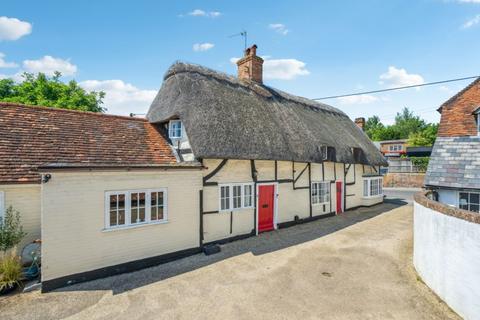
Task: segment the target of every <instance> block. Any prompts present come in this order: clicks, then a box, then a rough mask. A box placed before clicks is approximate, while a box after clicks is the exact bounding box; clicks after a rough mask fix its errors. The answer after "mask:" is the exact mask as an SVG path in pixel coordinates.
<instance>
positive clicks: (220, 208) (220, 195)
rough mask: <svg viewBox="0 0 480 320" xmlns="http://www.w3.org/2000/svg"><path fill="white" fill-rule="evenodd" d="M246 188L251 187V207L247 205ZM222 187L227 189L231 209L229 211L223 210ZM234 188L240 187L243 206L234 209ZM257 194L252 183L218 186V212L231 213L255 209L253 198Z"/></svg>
mask: <svg viewBox="0 0 480 320" xmlns="http://www.w3.org/2000/svg"><path fill="white" fill-rule="evenodd" d="M245 186H250V188H251V189H250V190H251V193H250V199H251V200H250V205H248V206H247V205H245ZM222 187H223V188H225V187H227V188H228V190H229V192H228V204H229V207H228V208H227V209H222ZM233 187H240V199H241V201H240V202H241V206H240V207H237V208H234V207H233ZM254 194H255V191H254V185H253V183H251V182H247V183H222V184H219V185H218V212H230V211H237V210H242V209H251V208H253V207H254V206H253V201H254V200H253V196H254Z"/></svg>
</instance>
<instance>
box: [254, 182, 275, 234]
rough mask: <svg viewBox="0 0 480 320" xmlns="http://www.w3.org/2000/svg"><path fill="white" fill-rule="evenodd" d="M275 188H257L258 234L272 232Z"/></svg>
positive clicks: (265, 186) (272, 186)
mask: <svg viewBox="0 0 480 320" xmlns="http://www.w3.org/2000/svg"><path fill="white" fill-rule="evenodd" d="M274 206H275V186H274V185H262V186H258V232H263V231H270V230H273V213H274Z"/></svg>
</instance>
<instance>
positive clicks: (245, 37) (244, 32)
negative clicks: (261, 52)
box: [228, 30, 247, 50]
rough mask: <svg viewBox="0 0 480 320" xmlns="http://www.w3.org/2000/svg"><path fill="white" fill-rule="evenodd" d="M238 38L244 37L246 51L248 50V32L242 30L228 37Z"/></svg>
mask: <svg viewBox="0 0 480 320" xmlns="http://www.w3.org/2000/svg"><path fill="white" fill-rule="evenodd" d="M238 36H241V37H243V39H244V40H245V48H244V50H247V30H242V32H240V33H235V34H232V35H231V36H228V37H229V38H233V37H238Z"/></svg>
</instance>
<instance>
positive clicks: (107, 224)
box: [104, 188, 168, 231]
mask: <svg viewBox="0 0 480 320" xmlns="http://www.w3.org/2000/svg"><path fill="white" fill-rule="evenodd" d="M152 192H163V219H160V220H151V204H152V202H151V198H152ZM132 193H145V221H142V222H138V223H135V222H134V223H132V222H131V218H132V215H131V214H132V212H131V195H132ZM120 194H124V195H125V224H123V225H117V226H110V196H112V195H120ZM104 218H105V227H104V230H105V231H109V230H117V229H128V228H134V227H138V226H144V225H151V224H163V223H167V222H168V191H167V188H155V189H136V190H121V191H106V192H105V212H104Z"/></svg>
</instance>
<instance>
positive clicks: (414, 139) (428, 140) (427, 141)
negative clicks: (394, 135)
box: [408, 123, 438, 147]
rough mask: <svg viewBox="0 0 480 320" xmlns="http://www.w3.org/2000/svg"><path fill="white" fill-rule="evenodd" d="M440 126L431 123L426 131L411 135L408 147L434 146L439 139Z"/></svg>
mask: <svg viewBox="0 0 480 320" xmlns="http://www.w3.org/2000/svg"><path fill="white" fill-rule="evenodd" d="M437 132H438V124H437V123H429V124H428V125H427V126H426V128H425V129H423V130H422V131H419V132H415V133H412V134H410V135H409V137H408V145H409V146H412V147H417V146H418V147H421V146H433V144H434V143H435V138H436V137H437Z"/></svg>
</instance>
